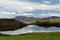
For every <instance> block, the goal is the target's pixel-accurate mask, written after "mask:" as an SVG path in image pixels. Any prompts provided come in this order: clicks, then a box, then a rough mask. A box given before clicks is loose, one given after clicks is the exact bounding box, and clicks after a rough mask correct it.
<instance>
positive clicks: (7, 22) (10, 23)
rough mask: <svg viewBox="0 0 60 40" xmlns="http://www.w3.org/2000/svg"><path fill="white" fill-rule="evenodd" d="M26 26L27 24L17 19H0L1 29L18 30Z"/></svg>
mask: <svg viewBox="0 0 60 40" xmlns="http://www.w3.org/2000/svg"><path fill="white" fill-rule="evenodd" d="M25 26H26V24H24V23H22V22H20V21H17V20H15V19H0V31H8V30H16V29H20V28H23V27H25Z"/></svg>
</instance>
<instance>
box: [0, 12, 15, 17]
mask: <svg viewBox="0 0 60 40" xmlns="http://www.w3.org/2000/svg"><path fill="white" fill-rule="evenodd" d="M15 14H16V13H15V12H0V18H14V17H15V16H11V15H15Z"/></svg>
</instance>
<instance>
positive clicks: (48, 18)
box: [43, 16, 60, 20]
mask: <svg viewBox="0 0 60 40" xmlns="http://www.w3.org/2000/svg"><path fill="white" fill-rule="evenodd" d="M43 19H44V20H50V19H58V20H60V17H57V16H51V17H46V18H43Z"/></svg>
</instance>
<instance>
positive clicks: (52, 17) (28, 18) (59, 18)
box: [15, 16, 60, 22]
mask: <svg viewBox="0 0 60 40" xmlns="http://www.w3.org/2000/svg"><path fill="white" fill-rule="evenodd" d="M15 19H17V20H19V21H22V22H35V21H37V20H40V19H42V20H51V19H58V20H60V17H57V16H51V17H45V18H35V17H26V16H16V17H15Z"/></svg>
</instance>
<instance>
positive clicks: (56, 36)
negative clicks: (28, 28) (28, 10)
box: [0, 32, 60, 40]
mask: <svg viewBox="0 0 60 40" xmlns="http://www.w3.org/2000/svg"><path fill="white" fill-rule="evenodd" d="M0 40H60V32H55V33H53V32H51V33H28V34H22V35H15V36H6V35H0Z"/></svg>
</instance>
